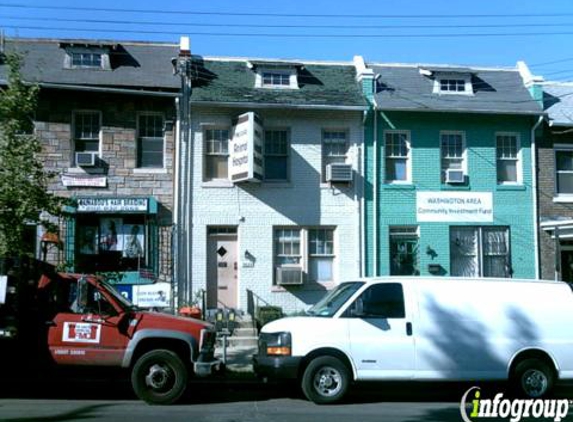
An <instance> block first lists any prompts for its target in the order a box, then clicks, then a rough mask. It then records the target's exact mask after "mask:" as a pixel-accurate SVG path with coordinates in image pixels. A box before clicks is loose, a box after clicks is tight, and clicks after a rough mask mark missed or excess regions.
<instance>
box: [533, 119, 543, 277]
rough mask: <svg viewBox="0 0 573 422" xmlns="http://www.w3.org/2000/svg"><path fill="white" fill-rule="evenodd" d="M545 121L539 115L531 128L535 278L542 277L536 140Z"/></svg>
mask: <svg viewBox="0 0 573 422" xmlns="http://www.w3.org/2000/svg"><path fill="white" fill-rule="evenodd" d="M542 122H543V116H539V118H538V119H537V122H535V124H534V125H533V127H532V128H531V135H530V136H531V177H532V183H531V186H532V190H533V195H532V197H533V250H534V253H535V278H541V276H540V271H539V270H540V268H539V221H538V218H539V215H538V214H539V213H538V208H537V206H538V195H537V145H536V142H535V131H536V130H537V128H538V127H539V125H541V123H542Z"/></svg>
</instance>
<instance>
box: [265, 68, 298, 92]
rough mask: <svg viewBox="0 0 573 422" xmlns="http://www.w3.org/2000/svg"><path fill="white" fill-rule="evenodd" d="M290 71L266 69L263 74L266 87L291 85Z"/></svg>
mask: <svg viewBox="0 0 573 422" xmlns="http://www.w3.org/2000/svg"><path fill="white" fill-rule="evenodd" d="M290 75H291V73H290V72H281V71H264V72H263V74H262V78H263V86H264V87H281V88H283V87H286V88H288V87H290Z"/></svg>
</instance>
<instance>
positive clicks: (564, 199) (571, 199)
mask: <svg viewBox="0 0 573 422" xmlns="http://www.w3.org/2000/svg"><path fill="white" fill-rule="evenodd" d="M553 202H555V203H562V204H571V203H573V195H572V196H555V197H553Z"/></svg>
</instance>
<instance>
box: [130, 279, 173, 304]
mask: <svg viewBox="0 0 573 422" xmlns="http://www.w3.org/2000/svg"><path fill="white" fill-rule="evenodd" d="M170 301H171V285H170V284H169V283H155V284H144V285H141V286H133V303H134V304H135V305H137V306H141V307H143V308H164V307H167V306H169V305H170Z"/></svg>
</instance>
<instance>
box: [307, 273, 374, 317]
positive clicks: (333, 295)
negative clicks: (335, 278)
mask: <svg viewBox="0 0 573 422" xmlns="http://www.w3.org/2000/svg"><path fill="white" fill-rule="evenodd" d="M363 284H364V283H363V282H360V281H353V282H349V283H342V284H340V285H338V286H337V287H336V288H335V289H334V290H331V291H330V292H328V293H327V294H326V295H325V296H324V297H323V298H322V299H320V300H319V301H318V302H317V303H316V305H314V306H313V307H312V308H310V309H309V310H308V311H306V313H307V314H308V315H312V316H320V317H331V316H332V315H334V314H335V313H336V311H338V310H339V309H340V307H341V306H342V305H344V304H345V303H346V301H347V300H348V299H349V298H350V296H352V295H353V294H354V293H356V291H357V290H358V289H359V288H360V287H361V286H362V285H363Z"/></svg>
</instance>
